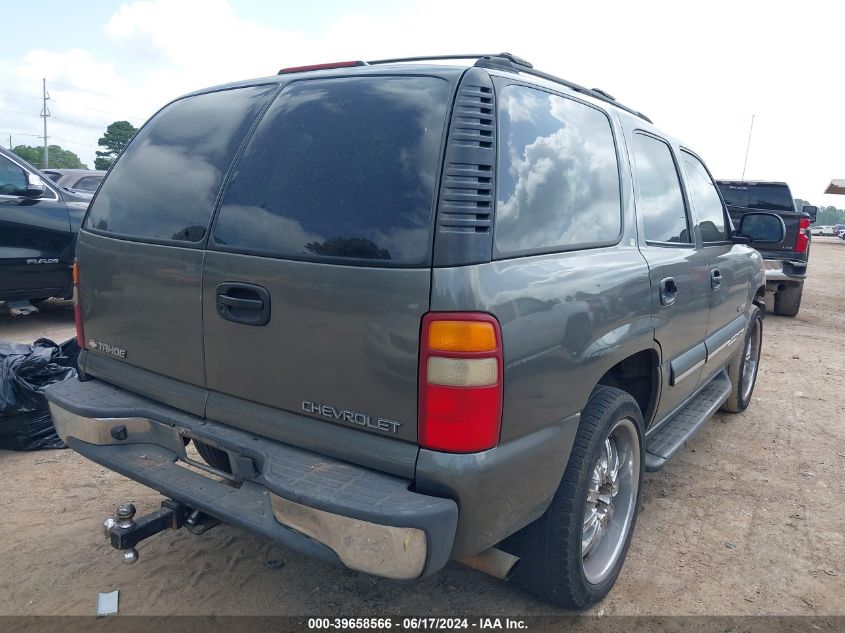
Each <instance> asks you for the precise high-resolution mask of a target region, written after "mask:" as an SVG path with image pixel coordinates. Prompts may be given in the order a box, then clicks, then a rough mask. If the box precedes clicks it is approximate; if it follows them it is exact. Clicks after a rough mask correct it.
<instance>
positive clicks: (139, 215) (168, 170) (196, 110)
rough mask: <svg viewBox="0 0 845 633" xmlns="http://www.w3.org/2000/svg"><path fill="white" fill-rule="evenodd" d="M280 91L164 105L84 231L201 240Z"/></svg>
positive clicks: (227, 93) (108, 182)
mask: <svg viewBox="0 0 845 633" xmlns="http://www.w3.org/2000/svg"><path fill="white" fill-rule="evenodd" d="M274 90H275V86H252V87H248V88H235V89H231V90H221V91H218V92H210V93H204V94H199V95H195V96H192V97H186V98H184V99H179V100H178V101H174V102H173V103H171V104H169V105H167V106H165V107H164V108H163V109H162V110H161V111H160V112H159V113H158V114H156V115H155V117H153V119H152V120H151V121H150V122H149V123H148V124H147V125H145V126H144V127H143V128H142V129H141V130H140V131H139V132H138V134H136V135H135V138H133V139H132V141H131V142H130V143H129V146H128V147H127V148H126V150H125V151H124V152H123V154H122V155H121V156H120V158H119V159H118V160H117V163H116V164H115V165H114V167H113V168H112V170H111V172H110V173H109V174H108V176H107V178H106V179H105V182H104V183H103V185H102V187H101V188H100V191H99V193H98V194H97V197H96V199H95V200H94V202H93V204H92V206H91V210H90V211H89V214H88V219H87V221H86V227H87V228H89V229H93V230H95V231H99V232H104V233H110V234H117V235H121V236H126V237H133V238H140V239H152V240H162V241H175V242H200V241H202V240H203V238H204V237H205V234H206V230H207V228H208V224H209V221H210V219H211V214H212V212H213V211H214V204H215V201H216V200H217V196H218V194H219V192H220V187H221V185H222V183H223V177H224V175H225V174H226V172H227V171H228V169H229V166H230V164H231V162H232V159H233V157H234V155H235V152H236V151H237V150H238V148H239V147H240V145H241V143H242V142H243V139H244V136H245V135H246V133H247V131H248V130H249V128H250V126H251V125H252V123H253V122H254V121H255V118H256V117H257V116H258V113H259V111H260V110H261V108H262V106H263V105H265V104H266V102H267V101H268V99H269V98H270V95H271V94H272V92H273V91H274Z"/></svg>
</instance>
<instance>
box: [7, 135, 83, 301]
mask: <svg viewBox="0 0 845 633" xmlns="http://www.w3.org/2000/svg"><path fill="white" fill-rule="evenodd" d="M90 199H91V198H90V196H83V195H78V194H74V193H72V192H70V191H68V190H67V189H63V188H61V187H59V186H57V185H56V184H55V183H53V182H52V181H51V180H50V179H49V178H48V177H46V176H44V175H42V173H41V172H39V171H38V170H37V169H36V168H35V167H33V166H32V165H30V164H29V163H27V162H26V161H25V160H23V159H21V158H19V157H18V156H16V155H14V154H12V153H11V152H9V151H7V150H5V149H3V148H0V301H5V302H7V303H9V302H12V301H24V302H26V301H38V300H41V299H48V298H50V297H61V298H70V296H71V293H72V292H73V282H72V280H71V265H72V264H73V256H74V247H75V245H76V235H77V233H78V232H79V225H80V224H81V223H82V218H83V216H84V215H85V211H86V210H87V209H88V203H89V202H90Z"/></svg>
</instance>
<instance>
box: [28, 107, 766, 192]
mask: <svg viewBox="0 0 845 633" xmlns="http://www.w3.org/2000/svg"><path fill="white" fill-rule="evenodd" d="M44 120H45V121H46V120H47V119H44ZM44 125H47V124H46V123H45V124H44ZM45 129H46V128H45ZM753 131H754V115H753V114H752V115H751V127H750V128H749V129H748V144H747V145H746V146H745V162H744V163H742V179H743V180H745V166H746V165H748V150H749V149H751V133H752V132H753ZM44 134H47V132H44Z"/></svg>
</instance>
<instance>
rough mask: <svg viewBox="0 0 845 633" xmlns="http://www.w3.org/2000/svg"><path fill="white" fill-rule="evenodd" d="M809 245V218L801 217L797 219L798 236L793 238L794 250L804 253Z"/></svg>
mask: <svg viewBox="0 0 845 633" xmlns="http://www.w3.org/2000/svg"><path fill="white" fill-rule="evenodd" d="M809 245H810V218H801V219H800V220H799V221H798V237H796V238H795V252H796V253H806V252H807V246H809Z"/></svg>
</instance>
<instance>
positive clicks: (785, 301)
mask: <svg viewBox="0 0 845 633" xmlns="http://www.w3.org/2000/svg"><path fill="white" fill-rule="evenodd" d="M718 185H719V189H720V190H721V192H722V197H723V198H724V200H725V204H727V206H728V211H729V212H730V215H731V219H732V220H733V222H734V223H735V224H737V225H738V224H739V223H740V222H741V221H742V218H743V217H744V216H745V215H746V214H748V213H758V212H759V211H768V212H771V213H775V214H777V215H778V216H779V217H780V218H781V220H783V224H784V237H783V239H782V240H781V241H779V242H776V243H775V242H769V243H766V244H765V245H761V246H760V248H759V250H760V253H761V254H762V255H763V259H764V260H765V265H766V291H767V292H769V293H771V294H773V295H774V312H775V314H778V315H781V316H795V315H796V314H798V310H799V309H800V308H801V295H802V293H803V292H804V279H806V277H807V262H808V261H809V258H810V237H811V231H810V223H811V222H813V221H815V219H816V214H817V212H818V208H817V207H814V206H809V205H808V206H805V207H803V208H802V209H801V210H800V211H798V210H797V209H796V208H795V201H794V199H793V198H792V192H791V191H790V190H789V185H787V184H786V183H785V182H768V181H754V182H751V181H733V180H720V181H718ZM824 228H825V227H822V229H824ZM822 235H825V233H824V232H823V233H822Z"/></svg>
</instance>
